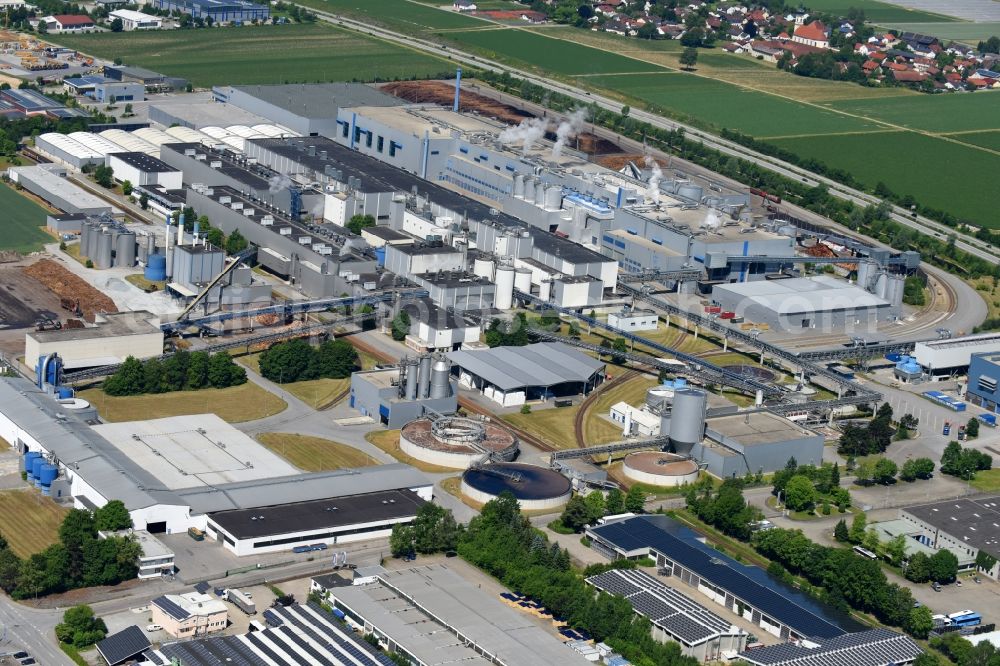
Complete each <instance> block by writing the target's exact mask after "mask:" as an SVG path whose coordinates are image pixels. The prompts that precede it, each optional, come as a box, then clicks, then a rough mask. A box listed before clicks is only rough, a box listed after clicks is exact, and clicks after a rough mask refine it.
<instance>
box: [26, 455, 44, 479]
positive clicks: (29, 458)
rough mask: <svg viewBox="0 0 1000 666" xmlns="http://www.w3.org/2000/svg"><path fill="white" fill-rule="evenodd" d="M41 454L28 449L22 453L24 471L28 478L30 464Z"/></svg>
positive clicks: (29, 476)
mask: <svg viewBox="0 0 1000 666" xmlns="http://www.w3.org/2000/svg"><path fill="white" fill-rule="evenodd" d="M41 456H42V454H41V453H39V452H38V451H28V452H27V453H25V454H24V471H25V472H27V473H28V479H29V480H30V479H31V464H32V463H33V462H34V461H35V459H36V458H40V457H41Z"/></svg>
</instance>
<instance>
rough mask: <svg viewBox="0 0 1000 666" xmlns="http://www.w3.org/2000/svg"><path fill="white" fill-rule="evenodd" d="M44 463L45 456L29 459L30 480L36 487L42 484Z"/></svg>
mask: <svg viewBox="0 0 1000 666" xmlns="http://www.w3.org/2000/svg"><path fill="white" fill-rule="evenodd" d="M44 464H45V458H42V457H41V456H39V457H38V458H35V459H34V460H32V461H31V480H32V481H33V482H34V484H35V487H36V488H38V487H39V486H41V485H42V482H41V477H42V465H44Z"/></svg>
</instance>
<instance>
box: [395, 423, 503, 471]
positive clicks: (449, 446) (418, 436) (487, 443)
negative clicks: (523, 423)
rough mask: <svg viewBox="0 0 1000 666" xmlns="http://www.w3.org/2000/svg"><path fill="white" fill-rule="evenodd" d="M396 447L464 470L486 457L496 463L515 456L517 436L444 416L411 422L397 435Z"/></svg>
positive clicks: (491, 426) (488, 425) (444, 465)
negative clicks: (489, 455) (490, 456)
mask: <svg viewBox="0 0 1000 666" xmlns="http://www.w3.org/2000/svg"><path fill="white" fill-rule="evenodd" d="M399 448H400V449H401V450H402V451H403V453H405V454H406V455H408V456H411V457H413V458H416V459H417V460H422V461H423V462H426V463H431V464H432V465H440V466H442V467H451V468H453V469H467V468H468V467H469V466H470V465H472V464H473V463H474V462H476V461H477V460H481V459H482V458H483V457H484V456H485V455H486V454H491V455H492V457H493V460H495V461H510V460H513V459H514V458H515V457H516V456H517V437H515V436H514V434H513V433H512V432H510V431H509V430H507V429H506V428H503V427H501V426H499V425H496V424H495V423H484V422H482V421H477V420H475V419H466V418H460V417H452V416H445V417H441V418H438V419H435V420H433V421H432V420H431V419H416V420H415V421H410V422H409V423H407V424H406V425H405V426H403V429H402V430H401V431H400V433H399Z"/></svg>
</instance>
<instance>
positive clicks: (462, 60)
mask: <svg viewBox="0 0 1000 666" xmlns="http://www.w3.org/2000/svg"><path fill="white" fill-rule="evenodd" d="M313 11H314V12H315V13H316V14H317V16H318V17H319V18H320V19H322V20H324V21H327V22H330V23H335V24H338V25H340V26H342V27H345V28H350V29H353V30H357V31H360V32H363V33H366V34H369V35H372V36H374V37H378V38H380V39H384V40H386V41H390V42H394V43H396V44H399V45H401V46H405V47H409V48H414V49H418V50H421V51H425V52H428V53H431V54H433V55H436V56H438V57H441V56H445V57H448V58H449V59H451V60H453V61H454V62H456V63H458V64H463V65H468V66H471V67H477V68H480V69H486V70H489V71H493V72H498V73H499V72H508V73H509V74H510V75H511V76H515V77H517V78H520V79H523V80H526V81H529V82H531V83H534V84H535V85H538V86H542V87H544V88H548V89H550V90H554V91H556V92H558V93H560V94H563V95H566V96H567V97H571V98H573V99H576V100H579V101H580V102H582V103H584V104H596V105H597V106H599V107H601V108H604V109H606V110H608V111H613V112H615V113H619V112H620V111H621V107H622V103H621V102H620V101H618V100H614V99H611V98H609V97H604V96H603V95H599V94H596V93H592V92H590V91H588V90H586V89H584V88H580V87H577V86H573V85H569V84H567V83H564V82H561V81H557V80H555V79H550V78H546V77H542V76H538V75H536V74H532V73H530V72H527V71H525V70H522V69H518V68H516V67H511V66H509V65H505V64H503V63H500V62H497V61H495V60H489V59H487V58H482V57H479V56H475V55H472V54H471V53H468V52H466V51H462V50H459V49H455V48H454V47H452V46H446V45H443V44H439V43H436V42H432V41H430V40H426V39H420V38H416V37H414V36H412V35H404V34H402V33H398V32H394V31H392V30H387V29H385V28H381V27H376V26H373V25H370V24H366V23H363V22H361V21H357V20H354V19H351V18H348V17H346V16H340V15H337V14H331V13H327V12H321V11H315V10H313ZM629 115H630V117H632V118H635V119H636V120H640V121H643V122H646V123H649V124H650V125H652V126H654V127H657V128H660V129H665V130H676V129H683V130H684V133H685V135H686V136H687V137H688V138H695V139H699V140H700V141H702V143H704V145H705V146H707V147H709V148H712V149H713V150H718V151H719V152H721V153H724V154H726V155H732V156H733V157H737V158H740V159H744V160H747V161H749V162H753V163H754V164H756V165H757V166H759V167H762V168H764V169H767V170H769V171H772V172H774V173H777V174H780V175H782V176H785V177H786V178H791V179H793V180H797V181H800V182H803V183H805V184H806V185H810V186H815V185H818V184H823V185H825V186H826V187H827V189H828V191H829V192H830V194H833V195H834V196H836V197H838V198H841V199H846V200H848V201H851V202H852V203H855V204H859V205H862V206H868V205H878V204H880V203H882V199H880V198H879V197H876V196H874V195H871V194H868V193H866V192H862V191H860V190H857V189H854V188H850V187H847V186H845V185H842V184H840V183H838V182H837V181H835V180H832V179H830V178H827V177H825V176H822V175H819V174H816V173H813V172H812V171H809V170H807V169H803V168H802V167H799V166H796V165H794V164H791V163H789V162H784V161H782V160H779V159H776V158H774V157H770V156H768V155H764V154H763V153H759V152H757V151H754V150H750V149H749V148H746V147H744V146H742V145H740V144H738V143H735V142H733V141H729V140H727V139H723V138H721V137H718V136H715V135H713V134H710V133H707V132H705V131H704V130H702V129H699V128H696V127H692V126H691V125H686V124H684V123H679V122H676V121H673V120H667V119H665V118H663V117H661V116H657V115H655V114H652V113H649V112H648V111H643V110H642V109H632V111H631V113H630V114H629ZM891 217H892V219H893V220H894V221H895V222H898V223H900V224H902V225H904V226H906V227H909V228H911V229H915V230H917V231H920V232H922V233H925V234H929V235H931V236H934V237H936V238H939V239H945V238H947V237H948V236H949V235H954V236H955V238H956V241H955V246H956V247H957V248H958V249H960V250H962V251H964V252H968V253H969V254H971V255H973V256H975V257H978V258H980V259H983V260H985V261H993V262H995V261H997V260H998V258H1000V249H998V248H995V247H993V246H991V245H989V244H987V243H985V242H983V241H981V240H979V239H977V238H975V237H973V236H970V235H968V234H963V233H960V232H958V231H957V230H955V229H952V228H951V227H948V226H945V225H943V224H941V223H939V222H935V221H934V220H931V219H929V218H926V217H923V216H921V215H917V216H914V215H913V214H912V213H911V211H909V210H907V209H905V208H903V207H901V206H895V205H893V206H892V212H891Z"/></svg>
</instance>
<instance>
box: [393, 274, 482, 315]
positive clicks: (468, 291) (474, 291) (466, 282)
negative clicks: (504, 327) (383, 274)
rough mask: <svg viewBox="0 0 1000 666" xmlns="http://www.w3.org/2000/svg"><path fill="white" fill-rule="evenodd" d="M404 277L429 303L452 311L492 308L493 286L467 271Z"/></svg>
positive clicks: (405, 275)
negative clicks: (423, 291) (423, 292)
mask: <svg viewBox="0 0 1000 666" xmlns="http://www.w3.org/2000/svg"><path fill="white" fill-rule="evenodd" d="M403 275H404V277H406V278H407V279H408V280H410V281H411V282H413V283H414V284H416V285H417V286H419V287H420V288H421V289H425V290H426V291H427V293H428V294H429V295H430V296H429V297H430V300H431V301H433V302H434V303H436V304H437V305H440V306H441V307H443V308H451V309H453V310H458V311H462V310H489V309H491V308H493V307H495V303H496V292H497V289H496V285H494V284H493V283H492V282H490V280H489V279H488V278H486V277H483V276H481V275H475V274H473V273H469V272H468V271H442V272H440V273H418V274H414V273H404V274H403Z"/></svg>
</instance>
